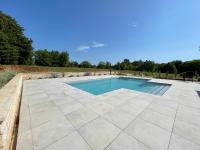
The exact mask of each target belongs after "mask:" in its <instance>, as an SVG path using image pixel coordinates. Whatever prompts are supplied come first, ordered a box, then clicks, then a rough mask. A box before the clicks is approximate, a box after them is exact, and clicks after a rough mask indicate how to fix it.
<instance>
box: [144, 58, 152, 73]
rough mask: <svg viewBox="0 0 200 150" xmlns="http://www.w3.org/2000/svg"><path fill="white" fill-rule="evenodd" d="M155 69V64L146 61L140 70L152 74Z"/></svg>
mask: <svg viewBox="0 0 200 150" xmlns="http://www.w3.org/2000/svg"><path fill="white" fill-rule="evenodd" d="M154 69H155V63H154V62H153V61H150V60H146V61H145V62H144V63H143V65H142V70H143V71H147V72H153V71H154Z"/></svg>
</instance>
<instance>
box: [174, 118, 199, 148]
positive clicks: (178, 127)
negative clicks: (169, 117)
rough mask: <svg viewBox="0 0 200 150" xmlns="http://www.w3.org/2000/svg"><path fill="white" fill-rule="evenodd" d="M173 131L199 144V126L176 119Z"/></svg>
mask: <svg viewBox="0 0 200 150" xmlns="http://www.w3.org/2000/svg"><path fill="white" fill-rule="evenodd" d="M173 132H174V133H175V134H177V135H179V136H182V137H184V138H185V139H187V140H190V141H193V142H194V143H196V144H200V126H197V125H193V124H190V123H186V122H183V121H180V120H178V119H176V120H175V124H174V129H173Z"/></svg>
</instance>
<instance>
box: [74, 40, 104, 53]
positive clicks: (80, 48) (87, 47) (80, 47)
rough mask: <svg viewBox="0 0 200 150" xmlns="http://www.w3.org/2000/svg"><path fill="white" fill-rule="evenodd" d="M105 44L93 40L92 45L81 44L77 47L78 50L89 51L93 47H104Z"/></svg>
mask: <svg viewBox="0 0 200 150" xmlns="http://www.w3.org/2000/svg"><path fill="white" fill-rule="evenodd" d="M104 46H105V44H104V43H99V42H93V44H92V45H81V46H79V47H78V48H77V51H79V52H87V51H88V50H89V49H91V48H100V47H104Z"/></svg>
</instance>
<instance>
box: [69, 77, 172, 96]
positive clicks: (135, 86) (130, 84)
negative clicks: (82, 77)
mask: <svg viewBox="0 0 200 150" xmlns="http://www.w3.org/2000/svg"><path fill="white" fill-rule="evenodd" d="M148 81H149V80H148V79H138V78H128V77H119V78H108V79H101V80H89V81H81V82H74V83H69V85H71V86H73V87H76V88H78V89H81V90H84V91H86V92H89V93H91V94H94V95H100V94H103V93H106V92H109V91H113V90H117V89H120V88H125V89H130V90H136V91H140V92H145V93H150V94H154V95H163V94H164V93H165V92H166V91H167V90H168V89H169V87H170V85H169V84H161V83H155V82H148Z"/></svg>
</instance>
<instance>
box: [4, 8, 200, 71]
mask: <svg viewBox="0 0 200 150" xmlns="http://www.w3.org/2000/svg"><path fill="white" fill-rule="evenodd" d="M0 64H18V65H40V66H54V67H81V68H98V69H109V68H110V67H112V69H116V70H133V71H145V72H160V73H173V74H180V73H183V72H187V73H189V74H194V73H195V74H200V60H192V61H185V62H183V61H180V60H176V61H171V62H168V63H155V62H154V61H150V60H146V61H142V60H138V61H130V60H129V59H124V60H123V61H121V62H117V63H116V64H113V65H112V66H111V63H110V62H108V61H106V62H105V61H100V62H99V63H98V64H97V65H94V64H92V63H90V62H89V61H87V60H86V61H82V62H80V63H78V62H77V61H70V59H69V54H68V52H67V51H65V50H64V51H60V50H51V51H49V50H47V49H40V50H34V49H33V47H32V39H30V38H27V37H26V36H25V35H24V28H23V27H21V26H20V25H19V24H18V23H17V21H16V20H15V19H14V18H12V17H11V16H9V15H6V14H5V13H3V12H2V11H0Z"/></svg>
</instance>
